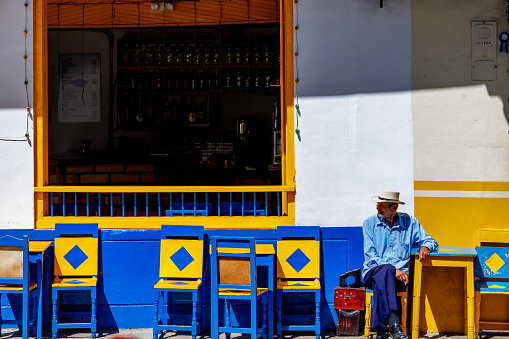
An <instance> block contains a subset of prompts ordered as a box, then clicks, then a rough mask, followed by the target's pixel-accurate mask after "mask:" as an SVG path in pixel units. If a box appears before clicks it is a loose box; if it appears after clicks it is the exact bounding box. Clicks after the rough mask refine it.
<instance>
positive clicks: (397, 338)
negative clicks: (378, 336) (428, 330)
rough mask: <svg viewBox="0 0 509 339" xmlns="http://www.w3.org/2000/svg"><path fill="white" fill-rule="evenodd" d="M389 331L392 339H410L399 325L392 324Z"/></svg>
mask: <svg viewBox="0 0 509 339" xmlns="http://www.w3.org/2000/svg"><path fill="white" fill-rule="evenodd" d="M389 331H390V332H391V336H392V339H408V337H407V335H406V334H405V332H403V330H402V329H401V326H399V324H398V323H396V324H392V325H391V327H390V328H389Z"/></svg>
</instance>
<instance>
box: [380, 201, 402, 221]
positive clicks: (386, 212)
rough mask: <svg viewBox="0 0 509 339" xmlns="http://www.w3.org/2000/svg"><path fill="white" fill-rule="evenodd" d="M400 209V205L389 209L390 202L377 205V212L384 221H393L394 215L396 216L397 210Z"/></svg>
mask: <svg viewBox="0 0 509 339" xmlns="http://www.w3.org/2000/svg"><path fill="white" fill-rule="evenodd" d="M397 209H398V205H397V204H396V205H392V206H391V207H389V203H388V202H379V203H377V204H376V210H377V211H378V216H379V217H382V218H384V219H387V218H389V219H391V218H392V217H393V216H394V214H396V210H397Z"/></svg>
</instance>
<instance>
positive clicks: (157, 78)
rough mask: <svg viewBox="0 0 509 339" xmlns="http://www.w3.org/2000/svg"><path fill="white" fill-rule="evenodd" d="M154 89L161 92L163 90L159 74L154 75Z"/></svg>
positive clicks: (161, 77)
mask: <svg viewBox="0 0 509 339" xmlns="http://www.w3.org/2000/svg"><path fill="white" fill-rule="evenodd" d="M156 89H157V91H161V90H162V89H163V76H162V73H161V72H157V73H156Z"/></svg>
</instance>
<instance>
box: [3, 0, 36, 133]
mask: <svg viewBox="0 0 509 339" xmlns="http://www.w3.org/2000/svg"><path fill="white" fill-rule="evenodd" d="M24 6H25V29H24V30H23V36H24V38H25V54H23V59H24V60H25V81H23V84H24V85H25V92H26V95H27V106H26V110H27V120H26V131H25V135H24V136H22V137H0V141H29V137H30V134H28V126H29V119H30V117H31V116H32V110H31V108H30V97H29V95H28V53H27V36H28V0H25V4H24Z"/></svg>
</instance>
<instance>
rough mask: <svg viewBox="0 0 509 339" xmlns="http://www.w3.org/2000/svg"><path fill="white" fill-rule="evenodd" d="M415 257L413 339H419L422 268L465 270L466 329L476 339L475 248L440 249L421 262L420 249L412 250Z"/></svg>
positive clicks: (469, 335) (469, 338) (468, 334)
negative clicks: (456, 268)
mask: <svg viewBox="0 0 509 339" xmlns="http://www.w3.org/2000/svg"><path fill="white" fill-rule="evenodd" d="M411 254H412V255H414V256H415V267H414V288H413V299H412V338H419V317H420V308H421V284H422V267H423V266H432V267H462V268H465V282H466V289H465V290H466V299H467V307H466V314H464V324H465V325H464V329H465V333H466V334H467V336H468V339H474V262H475V257H476V256H477V252H476V251H475V248H474V247H447V246H444V247H440V248H439V249H438V251H435V252H431V253H430V256H429V257H428V258H426V259H425V260H424V261H422V262H420V261H419V258H418V254H419V248H416V247H414V248H412V250H411Z"/></svg>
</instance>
